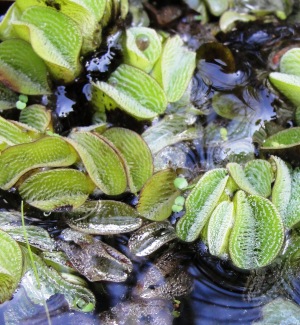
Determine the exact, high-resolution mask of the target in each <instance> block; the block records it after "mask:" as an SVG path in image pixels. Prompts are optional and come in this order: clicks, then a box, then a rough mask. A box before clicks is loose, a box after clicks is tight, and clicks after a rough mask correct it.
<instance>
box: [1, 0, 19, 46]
mask: <svg viewBox="0 0 300 325" xmlns="http://www.w3.org/2000/svg"><path fill="white" fill-rule="evenodd" d="M21 14H22V12H21V10H20V8H19V7H18V6H17V5H16V4H15V3H13V4H12V5H11V6H10V7H9V9H8V10H7V11H6V14H5V16H4V17H3V19H2V20H1V22H0V40H1V41H4V40H7V39H10V38H17V37H18V35H17V34H16V32H15V31H14V28H13V24H12V23H13V22H14V21H16V20H19V19H20V17H21Z"/></svg>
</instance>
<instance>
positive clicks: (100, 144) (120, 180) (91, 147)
mask: <svg viewBox="0 0 300 325" xmlns="http://www.w3.org/2000/svg"><path fill="white" fill-rule="evenodd" d="M69 142H70V143H71V144H72V145H73V146H74V148H75V149H76V150H77V152H78V154H79V156H80V158H81V160H82V162H83V164H84V167H85V168H86V170H87V172H88V173H89V176H90V177H91V179H92V181H93V182H94V183H95V184H96V186H97V187H99V188H100V190H101V191H103V192H104V193H105V194H107V195H118V194H121V193H123V192H125V190H126V187H127V178H126V172H125V168H124V163H123V161H122V158H121V157H120V154H119V152H118V150H117V148H116V147H115V146H113V145H112V144H111V143H110V142H109V141H107V140H106V138H104V137H103V136H101V135H99V134H96V133H90V132H73V133H71V134H70V136H69Z"/></svg>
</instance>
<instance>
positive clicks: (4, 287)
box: [0, 230, 23, 304]
mask: <svg viewBox="0 0 300 325" xmlns="http://www.w3.org/2000/svg"><path fill="white" fill-rule="evenodd" d="M0 246H1V254H0V303H1V304H2V303H3V302H4V301H6V300H8V299H10V298H11V296H12V295H13V293H14V292H15V290H16V288H17V286H18V284H19V281H20V279H21V276H22V270H23V258H22V252H21V249H20V247H19V245H18V244H17V242H16V241H15V240H14V239H13V238H12V237H11V236H9V235H8V234H7V233H6V232H4V231H2V230H0Z"/></svg>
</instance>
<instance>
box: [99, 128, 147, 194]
mask: <svg viewBox="0 0 300 325" xmlns="http://www.w3.org/2000/svg"><path fill="white" fill-rule="evenodd" d="M103 136H104V137H105V138H107V139H108V140H109V141H111V142H112V143H113V144H114V145H115V146H116V148H117V149H118V150H119V151H120V153H121V154H122V157H123V160H124V161H125V169H126V173H127V178H128V185H129V188H130V191H131V192H132V193H137V192H138V191H139V190H140V189H141V188H142V186H143V185H144V184H145V182H146V181H147V180H148V178H150V177H151V175H152V173H153V162H152V155H151V152H150V149H149V147H148V146H147V144H146V142H145V141H144V140H143V139H142V138H141V137H140V136H139V135H138V134H137V133H135V132H133V131H130V130H128V129H124V128H116V127H115V128H111V129H108V130H107V131H105V132H104V133H103Z"/></svg>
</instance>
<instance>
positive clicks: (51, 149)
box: [0, 137, 77, 190]
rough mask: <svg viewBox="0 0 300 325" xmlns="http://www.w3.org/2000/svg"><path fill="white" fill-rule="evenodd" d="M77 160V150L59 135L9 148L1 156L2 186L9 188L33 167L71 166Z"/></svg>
mask: <svg viewBox="0 0 300 325" xmlns="http://www.w3.org/2000/svg"><path fill="white" fill-rule="evenodd" d="M76 160H77V155H76V152H75V150H74V149H73V148H72V147H71V146H70V145H69V144H68V143H67V142H66V141H64V140H63V139H62V138H59V137H45V138H42V139H40V140H37V141H35V142H32V143H25V144H20V145H17V146H13V147H10V148H7V149H6V150H4V151H3V152H2V154H1V156H0V170H2V172H1V174H0V187H1V188H2V189H5V190H7V189H9V188H10V187H11V186H13V185H14V184H15V183H16V182H17V180H18V179H19V178H20V177H21V176H22V175H24V174H25V173H26V172H28V171H29V170H31V169H35V168H38V167H63V166H70V165H72V164H74V163H75V161H76Z"/></svg>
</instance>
